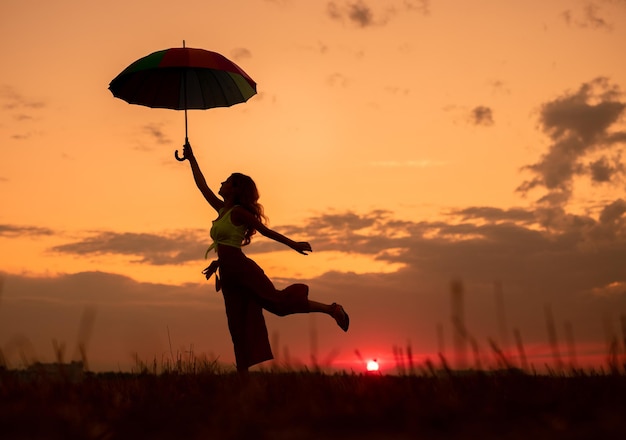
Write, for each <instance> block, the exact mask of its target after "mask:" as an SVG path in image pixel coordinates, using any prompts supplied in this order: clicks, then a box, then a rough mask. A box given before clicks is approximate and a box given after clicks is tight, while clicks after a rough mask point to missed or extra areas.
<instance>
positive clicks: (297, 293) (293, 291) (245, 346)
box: [183, 143, 350, 375]
mask: <svg viewBox="0 0 626 440" xmlns="http://www.w3.org/2000/svg"><path fill="white" fill-rule="evenodd" d="M183 159H187V160H188V161H189V164H190V165H191V171H192V172H193V177H194V180H195V182H196V185H197V186H198V189H199V190H200V192H201V193H202V195H203V196H204V198H205V199H206V200H207V202H209V204H210V205H211V206H212V207H213V209H215V210H216V211H217V213H218V217H217V219H216V220H214V221H213V226H212V227H211V238H212V239H213V244H212V245H211V247H210V248H209V250H208V251H207V254H208V252H209V251H211V250H213V249H215V251H216V252H217V256H218V259H217V260H216V261H214V262H213V263H211V265H210V266H209V267H207V268H206V269H205V270H204V272H203V273H204V274H205V275H206V277H207V279H209V278H210V277H211V275H212V274H213V273H214V272H215V271H216V270H218V266H219V277H218V278H217V279H216V286H217V289H218V290H219V289H220V287H221V290H222V294H223V296H224V304H225V306H226V317H227V319H228V329H229V331H230V335H231V337H232V340H233V345H234V348H235V360H236V363H237V371H238V372H239V373H241V374H244V375H245V374H246V373H247V372H248V368H249V367H251V366H253V365H255V364H258V363H260V362H263V361H266V360H270V359H273V355H272V350H271V347H270V343H269V338H268V334H267V328H266V326H265V319H264V318H263V310H262V309H265V310H267V311H269V312H271V313H273V314H275V315H278V316H285V315H289V314H293V313H311V312H319V313H325V314H327V315H330V316H331V317H332V318H334V319H335V321H336V322H337V324H338V325H339V327H341V329H342V330H343V331H348V326H349V324H350V319H349V317H348V314H347V313H346V312H345V310H344V309H343V307H342V306H341V305H339V304H336V303H333V304H323V303H320V302H316V301H311V300H310V299H308V292H309V287H308V286H307V285H305V284H292V285H290V286H288V287H287V288H285V289H283V290H277V289H276V288H275V287H274V284H273V283H272V282H271V281H270V279H269V278H268V277H267V276H266V275H265V273H264V272H263V269H261V268H260V267H259V266H258V265H257V264H256V263H255V262H254V261H253V260H251V259H250V258H248V257H246V256H245V255H244V253H243V252H242V250H241V247H242V246H245V245H247V244H249V243H250V239H251V238H252V235H254V234H255V232H256V231H258V232H260V233H261V234H263V235H264V236H266V237H268V238H271V239H272V240H276V241H278V242H279V243H283V244H284V245H286V246H289V247H290V248H292V249H293V250H295V251H296V252H299V253H301V254H303V255H307V252H311V251H312V249H311V245H310V244H309V243H307V242H296V241H293V240H291V239H289V238H287V237H285V236H284V235H282V234H280V233H278V232H276V231H274V230H272V229H270V228H268V227H267V226H266V225H265V223H264V222H265V220H266V218H265V216H264V214H263V206H262V205H261V204H259V202H258V199H259V193H258V191H257V188H256V185H255V183H254V181H253V180H252V179H251V178H250V177H248V176H246V175H244V174H240V173H234V174H232V175H231V176H230V177H228V179H226V180H225V181H224V182H222V186H221V187H220V190H219V191H218V194H219V195H220V196H222V198H223V200H222V199H220V198H219V197H218V196H216V195H215V193H214V192H213V191H212V190H211V189H210V188H209V186H208V185H207V183H206V180H205V178H204V175H203V174H202V171H201V170H200V166H199V165H198V162H197V160H196V158H195V157H194V155H193V150H192V148H191V145H190V144H189V143H186V144H185V145H184V146H183ZM216 276H217V275H216Z"/></svg>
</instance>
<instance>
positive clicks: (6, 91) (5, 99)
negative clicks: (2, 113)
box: [0, 85, 46, 117]
mask: <svg viewBox="0 0 626 440" xmlns="http://www.w3.org/2000/svg"><path fill="white" fill-rule="evenodd" d="M0 101H1V102H2V108H4V109H6V110H39V109H42V108H44V107H45V106H46V104H45V103H44V102H43V101H40V100H35V99H32V98H29V97H25V96H24V95H22V94H21V93H19V92H18V91H17V90H15V88H14V87H11V86H9V85H3V86H1V87H0ZM23 116H24V115H23ZM26 117H28V116H26Z"/></svg>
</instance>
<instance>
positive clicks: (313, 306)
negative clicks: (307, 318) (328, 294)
mask: <svg viewBox="0 0 626 440" xmlns="http://www.w3.org/2000/svg"><path fill="white" fill-rule="evenodd" d="M332 309H333V306H332V305H330V304H324V303H321V302H317V301H311V300H309V312H319V313H326V314H327V315H332Z"/></svg>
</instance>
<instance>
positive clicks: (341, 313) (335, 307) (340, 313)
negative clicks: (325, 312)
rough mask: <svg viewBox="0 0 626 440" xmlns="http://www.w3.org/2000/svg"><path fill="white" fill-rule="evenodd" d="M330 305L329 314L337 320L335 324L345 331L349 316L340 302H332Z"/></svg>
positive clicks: (348, 323)
mask: <svg viewBox="0 0 626 440" xmlns="http://www.w3.org/2000/svg"><path fill="white" fill-rule="evenodd" d="M331 307H332V310H331V312H330V316H332V317H333V318H335V321H337V325H338V326H339V327H340V328H341V330H343V331H344V332H347V331H348V327H349V326H350V317H349V316H348V314H347V313H346V311H345V310H344V309H343V307H341V305H340V304H337V303H332V305H331Z"/></svg>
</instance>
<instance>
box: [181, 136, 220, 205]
mask: <svg viewBox="0 0 626 440" xmlns="http://www.w3.org/2000/svg"><path fill="white" fill-rule="evenodd" d="M183 159H187V160H188V161H189V165H191V172H192V173H193V180H194V181H195V182H196V186H197V187H198V189H199V190H200V192H201V193H202V195H203V196H204V198H205V199H206V200H207V202H209V204H210V205H211V206H212V207H213V209H215V210H216V211H219V210H220V209H221V208H222V207H223V206H224V201H222V199H220V198H219V197H217V196H216V195H215V193H214V192H213V191H212V190H211V188H209V185H207V183H206V179H205V178H204V175H203V174H202V171H201V170H200V165H198V161H197V160H196V157H195V156H194V155H193V150H192V149H191V145H190V144H189V143H186V144H185V145H183Z"/></svg>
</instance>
